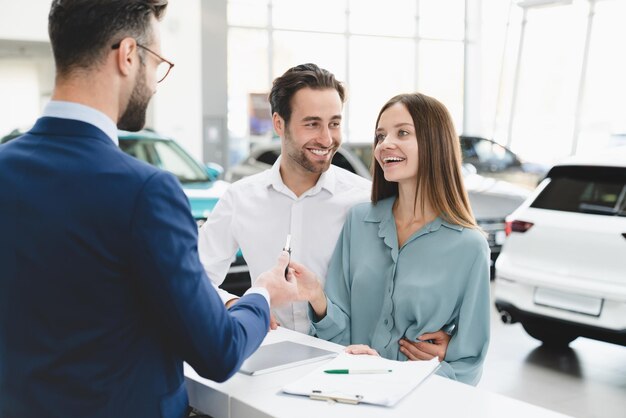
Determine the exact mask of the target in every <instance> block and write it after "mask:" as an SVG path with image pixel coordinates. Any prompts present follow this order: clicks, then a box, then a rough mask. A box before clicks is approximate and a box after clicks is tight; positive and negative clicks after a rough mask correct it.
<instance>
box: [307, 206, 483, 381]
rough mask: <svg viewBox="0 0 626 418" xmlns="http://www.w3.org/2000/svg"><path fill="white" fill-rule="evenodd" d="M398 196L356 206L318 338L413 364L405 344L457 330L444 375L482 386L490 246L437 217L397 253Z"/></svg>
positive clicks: (335, 260) (330, 279)
mask: <svg viewBox="0 0 626 418" xmlns="http://www.w3.org/2000/svg"><path fill="white" fill-rule="evenodd" d="M394 200H395V198H393V197H392V198H388V199H385V200H382V201H379V202H378V204H376V205H372V204H371V203H363V204H359V205H357V206H355V207H354V208H352V210H351V211H350V213H349V214H348V217H347V219H346V222H345V224H344V227H343V230H342V232H341V235H340V237H339V241H338V242H337V246H336V247H335V252H334V253H333V257H332V259H331V262H330V266H329V269H328V275H327V277H326V285H325V291H326V296H327V302H328V311H327V314H326V316H325V317H324V318H322V319H321V320H320V321H319V322H315V321H316V319H317V318H315V315H314V314H313V312H311V318H312V319H313V327H314V328H315V332H316V334H317V336H318V337H320V338H323V339H325V340H329V341H333V342H336V343H339V344H343V345H348V344H367V345H369V346H370V347H372V348H374V349H376V350H377V351H378V353H380V355H381V356H383V357H385V358H389V359H393V360H407V358H406V356H404V354H402V353H401V352H400V350H399V349H400V345H399V344H398V341H399V340H400V339H401V338H402V337H406V338H407V339H409V340H411V341H415V340H416V339H417V337H418V336H419V335H421V334H424V333H427V332H434V331H437V330H440V329H442V328H444V327H445V326H450V325H454V331H453V336H452V339H451V340H450V343H449V345H448V349H447V352H446V357H445V361H444V362H442V363H441V368H440V369H439V373H440V374H443V375H445V376H447V377H449V378H452V379H456V380H459V381H461V382H465V383H469V384H473V385H476V384H477V383H478V381H479V380H480V376H481V372H482V364H483V362H484V359H485V355H486V354H487V346H488V344H489V304H490V302H489V246H488V245H487V241H486V240H485V237H484V236H483V234H482V233H481V232H480V231H479V230H476V229H470V228H463V227H461V226H458V225H454V224H450V223H447V222H445V221H443V220H442V219H441V218H436V219H435V220H434V221H432V222H431V223H429V224H427V225H425V226H424V227H423V228H421V229H420V230H419V231H417V232H415V233H414V234H413V235H412V236H411V237H410V238H409V239H408V240H407V241H406V243H405V244H404V245H403V246H402V247H401V248H398V237H397V231H396V225H395V221H394V217H393V213H392V205H393V202H394Z"/></svg>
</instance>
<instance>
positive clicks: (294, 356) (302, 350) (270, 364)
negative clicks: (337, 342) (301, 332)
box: [239, 341, 339, 376]
mask: <svg viewBox="0 0 626 418" xmlns="http://www.w3.org/2000/svg"><path fill="white" fill-rule="evenodd" d="M337 354H339V353H336V352H334V351H328V350H324V349H321V348H317V347H311V346H309V345H304V344H299V343H294V342H291V341H281V342H278V343H274V344H267V345H262V346H261V347H259V349H258V350H257V351H256V352H255V353H254V354H252V355H251V356H250V357H248V359H247V360H246V361H244V362H243V364H242V366H241V369H239V371H240V372H241V373H244V374H248V375H254V376H256V375H259V374H263V373H270V372H275V371H278V370H282V369H286V368H289V367H294V366H299V365H301V364H306V363H312V362H315V361H319V360H323V359H326V358H331V357H335V356H336V355H337Z"/></svg>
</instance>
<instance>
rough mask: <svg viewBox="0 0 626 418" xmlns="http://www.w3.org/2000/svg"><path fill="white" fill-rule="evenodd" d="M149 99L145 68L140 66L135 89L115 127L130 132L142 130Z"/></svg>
mask: <svg viewBox="0 0 626 418" xmlns="http://www.w3.org/2000/svg"><path fill="white" fill-rule="evenodd" d="M151 98H152V94H151V93H150V90H149V89H148V85H147V83H146V67H145V66H143V65H142V66H141V70H139V73H138V74H137V81H136V82H135V87H133V91H132V92H131V94H130V99H128V105H126V109H125V110H124V113H122V116H120V119H119V120H118V121H117V127H118V128H119V129H123V130H125V131H131V132H135V131H139V130H141V129H143V127H144V125H145V124H146V110H147V109H148V104H149V103H150V99H151Z"/></svg>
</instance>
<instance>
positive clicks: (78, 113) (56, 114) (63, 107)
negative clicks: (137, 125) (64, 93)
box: [42, 100, 119, 145]
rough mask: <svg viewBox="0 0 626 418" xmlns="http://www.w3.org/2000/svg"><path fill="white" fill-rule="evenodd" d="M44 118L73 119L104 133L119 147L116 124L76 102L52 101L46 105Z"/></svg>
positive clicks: (103, 115)
mask: <svg viewBox="0 0 626 418" xmlns="http://www.w3.org/2000/svg"><path fill="white" fill-rule="evenodd" d="M42 116H48V117H52V118H60V119H72V120H78V121H81V122H85V123H88V124H90V125H93V126H95V127H96V128H98V129H100V130H101V131H102V132H104V133H105V134H106V136H108V137H109V138H110V139H111V141H113V143H115V145H119V140H118V138H117V126H115V123H114V122H113V121H112V120H111V118H109V117H108V116H107V115H105V114H104V113H102V112H100V111H99V110H96V109H94V108H93V107H89V106H85V105H82V104H80V103H75V102H66V101H61V100H51V101H50V102H48V104H46V107H45V108H44V110H43V114H42Z"/></svg>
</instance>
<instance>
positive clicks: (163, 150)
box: [153, 141, 209, 183]
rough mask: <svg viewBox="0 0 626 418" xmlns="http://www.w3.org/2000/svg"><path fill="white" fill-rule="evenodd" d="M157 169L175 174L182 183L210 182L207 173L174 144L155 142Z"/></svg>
mask: <svg viewBox="0 0 626 418" xmlns="http://www.w3.org/2000/svg"><path fill="white" fill-rule="evenodd" d="M153 144H154V150H155V152H156V155H157V158H158V164H156V165H157V167H159V168H162V169H163V170H167V171H169V172H170V173H172V174H174V175H175V176H176V177H178V179H179V180H180V181H181V182H182V183H189V182H203V181H209V179H208V177H207V174H206V172H205V171H204V170H203V169H202V168H201V167H199V166H198V164H196V163H195V162H194V161H193V160H192V159H191V157H189V156H188V155H187V154H185V153H183V152H182V150H181V149H180V148H178V147H177V146H176V145H175V144H174V143H173V142H165V141H158V142H154V143H153Z"/></svg>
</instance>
